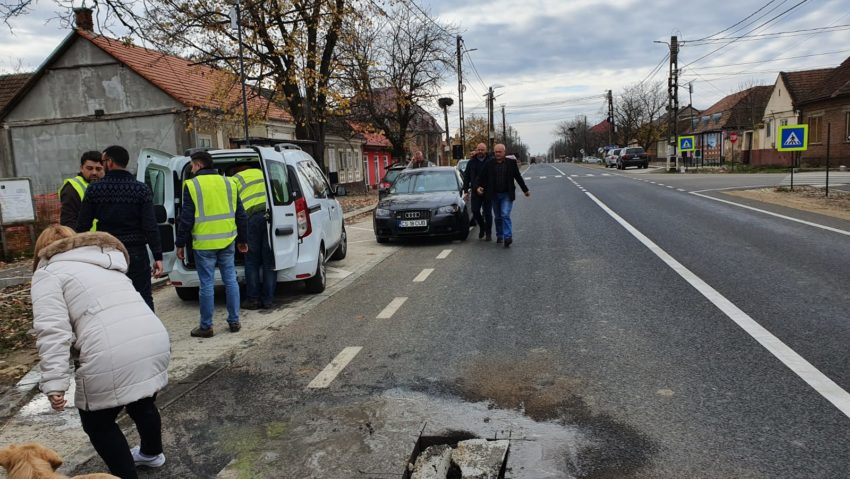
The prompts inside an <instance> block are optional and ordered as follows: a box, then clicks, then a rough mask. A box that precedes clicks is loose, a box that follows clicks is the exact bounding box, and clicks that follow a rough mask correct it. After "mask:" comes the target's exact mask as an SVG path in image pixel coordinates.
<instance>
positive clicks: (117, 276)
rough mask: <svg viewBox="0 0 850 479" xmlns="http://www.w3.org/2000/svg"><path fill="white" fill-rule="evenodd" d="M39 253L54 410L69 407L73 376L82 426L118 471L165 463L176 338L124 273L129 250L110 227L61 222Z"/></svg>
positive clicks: (43, 345) (131, 475)
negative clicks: (127, 431)
mask: <svg viewBox="0 0 850 479" xmlns="http://www.w3.org/2000/svg"><path fill="white" fill-rule="evenodd" d="M34 257H35V261H33V264H34V265H35V267H34V272H33V276H32V289H31V292H32V309H33V328H34V329H35V332H36V338H37V339H36V345H37V348H38V355H39V357H40V359H41V363H39V366H40V368H41V380H40V382H39V388H40V389H41V391H42V392H43V393H44V394H46V395H47V397H48V400H49V401H50V406H51V407H52V408H53V409H54V410H56V411H63V410H64V409H65V406H66V405H67V402H68V401H67V400H66V399H65V394H66V393H67V391H68V389H69V388H70V382H71V375H72V374H73V375H74V376H75V379H76V386H77V388H76V393H75V395H74V405H75V406H76V408H77V410H78V411H79V413H80V422H81V423H82V426H83V430H84V431H85V432H86V434H87V435H88V437H89V440H90V441H91V444H92V446H94V449H95V451H97V453H98V455H100V457H101V458H102V459H103V462H105V463H106V466H107V467H108V468H109V471H110V472H111V473H112V474H113V475H115V476H118V477H120V478H121V479H136V478H137V475H136V466H137V465H138V466H148V467H160V466H162V465H163V464H165V454H163V450H162V421H161V419H160V415H159V410H157V407H156V403H155V401H156V395H157V393H158V392H159V391H160V390H161V389H162V388H164V387H165V385H166V384H167V383H168V363H169V361H170V358H171V344H170V342H169V339H168V332H167V331H166V330H165V327H164V326H163V325H162V322H161V321H160V320H159V318H158V317H157V316H156V315H155V314H154V313H153V311H151V309H150V308H149V307H148V305H147V304H146V303H145V301H144V300H142V297H141V296H139V294H138V293H137V292H136V291H135V289H134V286H133V283H132V281H131V280H130V279H129V278H128V277H127V276H126V275H125V274H124V273H125V272H126V271H127V263H128V260H129V259H130V257H129V254H128V251H127V249H126V248H125V247H124V245H123V244H121V242H120V241H118V239H116V238H115V237H114V236H112V235H110V234H107V233H103V232H87V233H81V234H76V233H74V230H72V229H71V228H68V227H67V226H61V225H53V226H50V227H48V228H47V229H46V230H44V232H42V233H41V235H40V236H39V237H38V240H37V241H36V243H35V251H34ZM72 360H73V362H74V366H75V367H74V372H73V373H72V370H71V366H70V363H71V361H72ZM123 409H126V410H127V415H128V416H130V419H132V420H133V422H134V423H135V424H136V429H137V430H138V432H139V437H140V438H141V445H140V446H136V447H134V448H132V449H130V447H129V445H128V444H127V438H126V437H125V436H124V434H123V433H122V432H121V428H120V427H118V424H116V422H115V419H116V418H117V417H118V414H119V413H120V412H121V411H122V410H123Z"/></svg>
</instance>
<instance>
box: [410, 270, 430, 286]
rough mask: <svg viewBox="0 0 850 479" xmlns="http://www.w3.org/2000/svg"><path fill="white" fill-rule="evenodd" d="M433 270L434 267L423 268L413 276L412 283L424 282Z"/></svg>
mask: <svg viewBox="0 0 850 479" xmlns="http://www.w3.org/2000/svg"><path fill="white" fill-rule="evenodd" d="M433 272H434V268H425V269H423V270H422V272H421V273H419V274H418V275H416V277H415V278H413V282H414V283H424V282H425V280H426V279H428V276H431V273H433Z"/></svg>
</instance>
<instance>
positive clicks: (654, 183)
mask: <svg viewBox="0 0 850 479" xmlns="http://www.w3.org/2000/svg"><path fill="white" fill-rule="evenodd" d="M650 183H652V184H653V185H657V184H658V183H656V182H654V181H650Z"/></svg>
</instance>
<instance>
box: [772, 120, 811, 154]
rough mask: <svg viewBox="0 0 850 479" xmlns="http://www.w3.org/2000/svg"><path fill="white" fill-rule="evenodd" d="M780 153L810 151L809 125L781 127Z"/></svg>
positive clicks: (777, 147)
mask: <svg viewBox="0 0 850 479" xmlns="http://www.w3.org/2000/svg"><path fill="white" fill-rule="evenodd" d="M778 136H779V144H778V145H776V149H777V150H778V151H806V150H808V149H809V125H785V126H780V127H779V135H778Z"/></svg>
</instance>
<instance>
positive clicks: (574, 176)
mask: <svg viewBox="0 0 850 479" xmlns="http://www.w3.org/2000/svg"><path fill="white" fill-rule="evenodd" d="M570 176H572V177H573V178H576V177H578V175H570Z"/></svg>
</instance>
